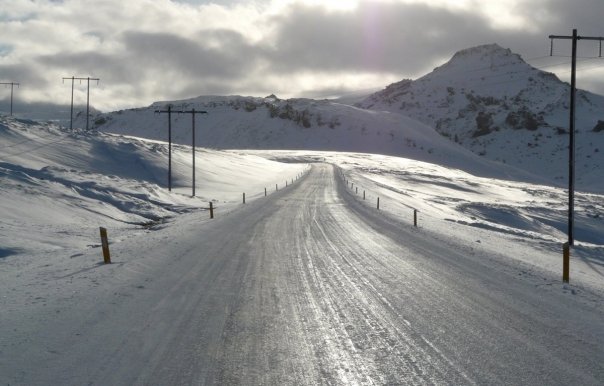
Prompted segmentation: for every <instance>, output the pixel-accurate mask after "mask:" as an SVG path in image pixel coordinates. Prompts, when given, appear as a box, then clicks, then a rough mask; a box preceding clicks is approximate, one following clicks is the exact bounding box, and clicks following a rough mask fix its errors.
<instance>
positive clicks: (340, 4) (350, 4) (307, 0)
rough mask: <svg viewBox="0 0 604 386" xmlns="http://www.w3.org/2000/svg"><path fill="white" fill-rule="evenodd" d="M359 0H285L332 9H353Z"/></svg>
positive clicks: (291, 2)
mask: <svg viewBox="0 0 604 386" xmlns="http://www.w3.org/2000/svg"><path fill="white" fill-rule="evenodd" d="M360 2H361V0H287V1H286V3H287V4H294V3H297V4H306V5H311V6H319V7H323V8H326V9H332V10H342V11H344V10H352V9H355V8H356V7H357V6H358V5H359V3H360Z"/></svg>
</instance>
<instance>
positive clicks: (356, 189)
mask: <svg viewBox="0 0 604 386" xmlns="http://www.w3.org/2000/svg"><path fill="white" fill-rule="evenodd" d="M344 182H346V187H347V188H350V189H351V190H354V193H355V194H356V195H358V194H359V187H358V186H354V182H352V181H349V180H348V179H347V178H346V177H345V176H344ZM366 198H367V194H366V192H365V190H363V200H365V199H366ZM376 208H377V210H380V197H377V200H376ZM418 213H419V211H418V210H417V209H415V208H413V226H415V227H417V214H418Z"/></svg>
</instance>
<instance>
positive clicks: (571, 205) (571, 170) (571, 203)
mask: <svg viewBox="0 0 604 386" xmlns="http://www.w3.org/2000/svg"><path fill="white" fill-rule="evenodd" d="M549 38H550V39H551V49H550V55H553V50H554V39H570V40H572V57H571V73H570V108H569V110H570V111H569V113H570V114H569V115H570V117H569V118H570V119H569V125H568V131H569V145H568V245H567V246H566V247H565V248H566V249H565V253H564V254H565V259H567V258H568V257H567V256H568V254H569V252H568V248H569V247H571V246H573V245H574V242H575V236H574V215H575V104H576V93H577V86H576V80H577V42H578V41H579V40H597V41H599V42H600V56H602V40H604V37H595V36H579V35H578V34H577V29H576V28H575V29H573V34H572V35H570V36H564V35H550V36H549ZM564 281H566V282H568V267H565V275H564Z"/></svg>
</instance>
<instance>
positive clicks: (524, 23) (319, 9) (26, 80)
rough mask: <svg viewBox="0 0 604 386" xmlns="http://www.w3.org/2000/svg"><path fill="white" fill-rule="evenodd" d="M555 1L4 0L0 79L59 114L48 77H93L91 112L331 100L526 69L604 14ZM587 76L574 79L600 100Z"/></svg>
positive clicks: (587, 1)
mask: <svg viewBox="0 0 604 386" xmlns="http://www.w3.org/2000/svg"><path fill="white" fill-rule="evenodd" d="M569 3H570V2H567V1H563V0H531V1H529V0H509V1H498V0H492V1H486V0H481V1H479V0H456V1H446V0H424V1H421V0H401V1H395V0H381V1H369V0H349V1H337V0H329V1H327V0H320V1H319V0H281V1H277V0H271V1H269V0H264V1H263V0H256V1H237V0H231V1H222V2H214V1H207V0H181V1H170V0H129V1H117V0H102V1H95V2H93V3H92V2H89V1H85V0H63V1H57V0H55V1H51V0H31V1H29V0H17V1H14V2H12V4H11V7H2V10H1V11H0V78H2V80H3V81H5V80H6V81H11V80H12V81H17V82H20V83H21V85H22V86H21V88H20V89H19V91H18V93H17V97H18V98H20V99H21V100H22V101H23V102H54V103H68V102H69V97H70V94H69V87H68V86H67V85H64V84H62V83H61V78H62V77H69V76H72V75H75V76H92V77H99V78H101V82H100V84H99V85H98V86H96V85H95V86H94V89H93V90H91V99H92V103H93V104H94V105H95V106H96V107H97V108H100V109H102V110H112V109H118V108H123V107H131V106H140V105H146V104H149V103H151V102H153V101H155V100H165V99H176V98H185V97H192V96H197V95H201V94H245V95H268V94H270V93H275V94H277V95H280V96H282V97H292V96H298V95H313V91H312V90H315V94H316V95H325V94H330V95H333V94H337V93H338V92H347V91H351V90H354V89H359V88H376V87H384V86H386V85H387V84H389V83H390V82H392V81H395V80H400V79H402V78H407V77H412V78H415V77H418V76H421V75H423V74H424V73H427V72H429V71H431V70H432V68H434V67H435V66H436V65H439V64H441V63H442V61H443V60H446V58H448V57H450V56H451V55H452V54H453V53H454V52H455V51H457V50H459V49H463V48H467V47H470V46H473V45H478V44H484V43H493V42H496V43H499V44H500V45H502V46H504V47H509V48H511V49H512V50H513V51H515V52H518V53H520V54H522V55H523V56H524V57H525V58H534V57H537V56H542V55H544V54H546V53H547V52H548V48H549V46H548V43H549V42H548V40H547V36H548V35H549V34H551V33H569V32H570V28H571V26H578V27H579V28H581V30H582V31H583V30H584V31H585V33H591V34H595V33H599V34H602V33H603V32H604V31H601V28H600V24H601V23H600V20H599V17H600V15H602V14H604V3H602V2H601V1H600V0H584V1H583V2H582V4H581V5H582V6H581V7H577V6H574V5H572V4H569ZM596 64H597V63H596ZM536 65H539V63H536ZM563 71H564V70H563V69H561V73H562V72H563ZM598 74H599V71H598V70H597V69H596V70H590V71H586V72H585V73H584V74H581V79H580V82H581V84H582V85H583V87H586V88H591V89H593V90H594V91H599V92H601V93H604V85H603V84H602V83H601V82H599V81H598V79H597V77H596V76H597V75H598ZM562 75H563V74H562ZM3 98H5V96H4V95H2V94H1V93H0V99H3ZM83 100H85V88H84V87H80V86H79V85H78V88H77V89H76V101H83Z"/></svg>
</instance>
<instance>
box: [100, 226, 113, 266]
mask: <svg viewBox="0 0 604 386" xmlns="http://www.w3.org/2000/svg"><path fill="white" fill-rule="evenodd" d="M100 230H101V246H102V247H103V260H104V262H105V264H111V256H110V255H109V239H108V238H107V229H105V228H103V227H100Z"/></svg>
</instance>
